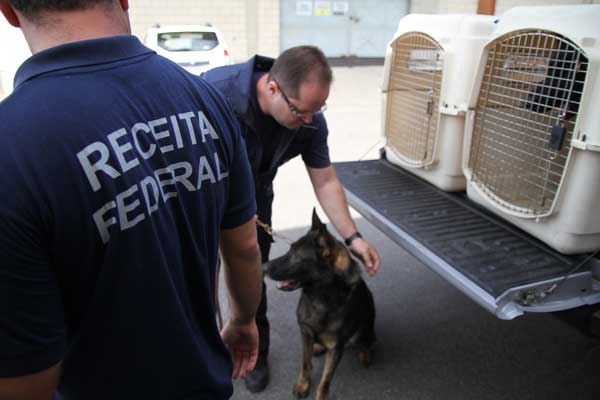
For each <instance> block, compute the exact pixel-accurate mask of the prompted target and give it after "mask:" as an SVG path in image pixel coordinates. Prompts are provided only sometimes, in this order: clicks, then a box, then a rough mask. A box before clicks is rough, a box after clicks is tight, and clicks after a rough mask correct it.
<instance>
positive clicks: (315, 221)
mask: <svg viewBox="0 0 600 400" xmlns="http://www.w3.org/2000/svg"><path fill="white" fill-rule="evenodd" d="M263 269H264V272H265V274H266V275H268V276H269V277H270V278H271V279H273V280H275V281H279V284H278V288H279V289H281V290H288V291H289V290H295V289H298V288H300V287H309V286H314V285H327V284H331V283H332V282H333V281H338V282H340V283H342V284H348V285H352V284H354V283H356V282H358V280H359V279H360V269H359V268H358V267H357V265H356V262H355V261H354V260H353V259H352V257H351V255H350V252H349V251H348V249H346V247H345V246H344V245H343V244H342V243H340V242H339V241H338V240H337V239H336V238H335V237H333V235H331V233H329V231H327V227H326V226H325V224H324V223H322V222H321V220H320V219H319V216H318V215H317V212H316V210H314V209H313V216H312V226H311V228H310V230H309V231H308V232H307V233H306V234H305V235H304V236H302V237H301V238H300V239H298V240H297V241H296V242H294V243H292V245H291V248H290V250H289V251H288V252H287V253H286V254H284V255H283V256H281V257H279V258H276V259H274V260H271V261H270V262H268V263H266V264H265V265H264V267H263Z"/></svg>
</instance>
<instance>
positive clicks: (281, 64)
mask: <svg viewBox="0 0 600 400" xmlns="http://www.w3.org/2000/svg"><path fill="white" fill-rule="evenodd" d="M203 78H204V79H206V80H207V81H208V82H210V83H212V84H214V85H215V86H216V87H217V88H218V89H219V90H220V91H221V92H222V93H223V94H224V95H225V97H226V98H227V100H228V101H229V103H230V104H231V106H232V108H233V110H234V112H235V114H236V116H237V119H238V121H239V123H240V126H241V128H242V135H243V136H244V138H245V141H246V147H247V148H248V157H249V159H250V164H251V165H252V173H253V175H254V181H255V188H256V206H257V210H258V211H257V215H258V218H260V220H261V221H262V222H264V223H265V224H268V225H270V224H271V209H272V204H273V198H274V194H273V179H275V175H276V174H277V170H278V168H279V167H280V166H281V165H283V164H284V163H286V162H287V161H289V160H290V159H292V158H294V157H296V156H298V155H300V156H301V157H302V161H304V164H305V165H306V170H307V171H308V175H309V176H310V180H311V183H312V186H313V189H314V191H315V194H316V195H317V199H318V200H319V203H320V204H321V207H323V210H324V211H325V213H326V214H327V216H328V217H329V219H330V220H331V223H332V224H333V226H334V227H335V228H336V230H337V231H338V232H339V233H340V235H341V236H342V237H343V238H344V240H345V242H346V245H347V246H348V248H349V249H350V250H351V251H352V253H353V254H354V255H356V256H357V257H358V258H360V260H361V261H362V263H363V264H364V266H365V270H366V271H367V273H368V274H369V275H371V276H373V275H375V274H376V273H377V270H378V268H379V264H380V260H379V254H378V253H377V250H375V248H374V247H373V246H372V245H371V244H370V243H369V242H367V241H366V240H365V239H363V238H362V236H361V235H360V233H359V232H358V230H357V229H356V225H355V224H354V221H352V218H351V217H350V212H349V211H348V203H347V201H346V197H345V196H344V189H343V187H342V184H341V183H340V180H339V179H338V177H337V175H336V173H335V170H334V168H333V166H332V165H331V162H330V160H329V147H328V146H327V135H328V129H327V123H326V121H325V117H324V116H323V111H324V110H325V108H326V106H325V101H326V100H327V97H328V96H329V87H330V85H331V81H332V79H333V76H332V72H331V68H330V66H329V63H328V62H327V59H326V58H325V55H324V54H323V52H322V51H321V50H320V49H318V48H317V47H314V46H297V47H292V48H290V49H287V50H286V51H284V52H283V53H281V55H280V56H279V57H278V58H277V59H276V60H273V59H271V58H267V57H261V56H255V57H252V58H251V59H250V60H248V61H247V62H245V63H243V64H236V65H230V66H224V67H219V68H214V69H212V70H209V71H207V72H206V73H205V74H204V75H203ZM258 241H259V245H260V250H261V257H262V261H263V262H266V261H268V259H269V250H270V245H271V238H270V237H269V236H268V235H267V234H266V233H265V232H264V230H262V229H260V230H259V232H258ZM256 323H257V326H258V331H259V337H260V340H259V341H260V343H259V357H258V362H257V364H256V368H255V370H254V371H253V372H252V373H251V374H249V375H248V377H247V378H246V380H245V384H246V387H247V388H248V390H250V391H251V392H260V391H262V390H263V389H264V388H265V387H266V385H267V384H268V381H269V369H268V363H267V360H268V353H269V321H268V319H267V297H266V290H265V285H264V284H263V289H262V300H261V303H260V306H259V307H258V311H257V314H256Z"/></svg>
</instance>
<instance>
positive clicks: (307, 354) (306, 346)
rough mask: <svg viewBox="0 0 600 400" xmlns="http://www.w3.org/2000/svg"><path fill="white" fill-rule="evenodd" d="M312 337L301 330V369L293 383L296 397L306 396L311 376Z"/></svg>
mask: <svg viewBox="0 0 600 400" xmlns="http://www.w3.org/2000/svg"><path fill="white" fill-rule="evenodd" d="M313 343H314V338H313V335H312V333H310V332H305V331H302V369H301V370H300V376H299V377H298V381H297V382H296V384H295V385H294V395H295V396H296V397H298V398H303V397H306V396H308V391H309V390H310V378H311V376H312V351H313Z"/></svg>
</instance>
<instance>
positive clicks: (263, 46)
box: [129, 0, 279, 61]
mask: <svg viewBox="0 0 600 400" xmlns="http://www.w3.org/2000/svg"><path fill="white" fill-rule="evenodd" d="M129 15H130V18H131V28H132V31H133V34H134V35H136V36H138V37H140V39H143V38H144V34H145V32H146V30H147V29H148V28H149V27H151V26H152V25H154V24H156V23H159V24H161V25H172V24H173V25H177V24H204V23H206V22H210V23H211V24H212V25H213V26H215V27H216V28H218V29H219V30H220V31H221V32H223V35H225V40H226V41H227V44H228V45H229V48H230V50H231V56H232V58H233V60H234V61H243V60H245V59H247V58H248V57H249V56H250V55H253V54H255V53H257V52H258V53H260V54H263V55H269V56H276V55H277V54H278V53H279V0H222V1H215V0H131V1H130V11H129Z"/></svg>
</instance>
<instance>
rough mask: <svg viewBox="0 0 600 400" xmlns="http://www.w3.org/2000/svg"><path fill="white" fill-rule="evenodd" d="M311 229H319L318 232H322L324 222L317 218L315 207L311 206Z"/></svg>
mask: <svg viewBox="0 0 600 400" xmlns="http://www.w3.org/2000/svg"><path fill="white" fill-rule="evenodd" d="M311 229H312V230H315V231H319V232H323V231H324V230H325V224H324V223H322V222H321V220H320V219H319V216H318V215H317V208H316V207H313V214H312V226H311Z"/></svg>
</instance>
